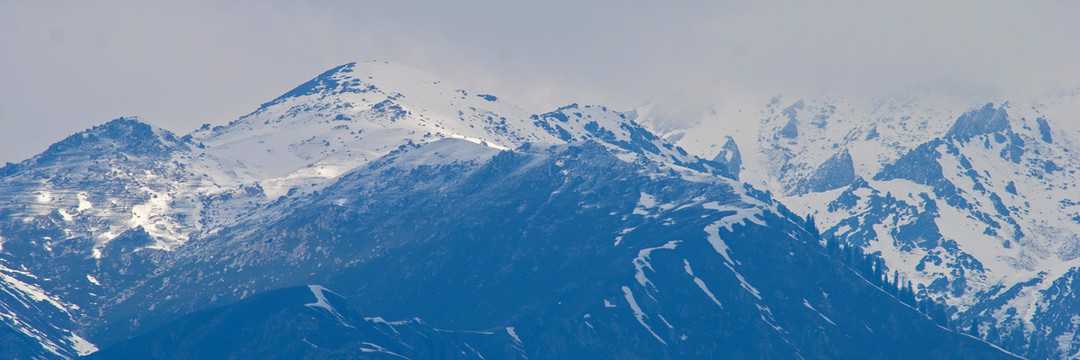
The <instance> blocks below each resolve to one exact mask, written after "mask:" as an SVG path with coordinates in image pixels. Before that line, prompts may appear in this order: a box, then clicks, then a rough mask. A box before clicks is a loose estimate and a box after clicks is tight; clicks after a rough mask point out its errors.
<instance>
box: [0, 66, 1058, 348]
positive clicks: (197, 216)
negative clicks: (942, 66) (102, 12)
mask: <svg viewBox="0 0 1080 360" xmlns="http://www.w3.org/2000/svg"><path fill="white" fill-rule="evenodd" d="M775 111H776V112H777V113H778V114H779V113H780V112H781V109H780V108H777V109H776V110H775ZM778 116H779V115H778ZM785 116H786V115H785ZM794 116H795V117H796V118H797V117H798V116H801V115H798V114H796V115H794ZM636 119H637V113H636V112H618V111H614V110H611V109H608V108H606V107H604V106H579V105H576V104H573V105H569V106H565V107H561V108H559V109H556V110H554V111H551V112H548V113H544V114H527V113H525V112H523V111H522V110H521V109H520V108H518V107H516V106H514V105H512V104H510V103H509V102H506V101H505V100H503V99H500V98H498V97H497V96H495V95H491V94H485V93H476V92H471V91H467V90H464V89H460V88H458V87H456V86H453V85H452V84H449V83H446V82H444V81H442V80H439V79H437V78H435V77H433V76H430V75H428V74H424V73H422V72H420V71H418V70H415V69H411V68H408V67H404V66H400V65H394V64H387V63H379V62H366V63H352V64H346V65H343V66H341V67H338V68H335V69H331V70H329V71H327V72H326V73H323V74H321V75H319V76H318V77H316V78H315V79H313V80H311V81H309V82H307V83H305V84H302V85H301V86H299V87H297V88H296V89H294V90H292V91H290V92H288V93H286V94H284V95H282V96H281V97H279V98H277V99H275V100H272V101H270V102H268V103H266V104H263V105H262V106H260V107H259V108H258V109H257V110H256V111H254V112H253V113H251V114H249V115H247V116H244V117H241V118H240V119H238V120H236V121H233V122H230V123H228V124H227V125H220V126H213V125H205V126H203V127H201V128H199V129H197V130H196V131H194V132H192V133H190V134H186V135H183V136H178V135H176V134H174V133H172V132H169V131H167V130H164V129H157V128H154V127H151V126H149V125H146V124H144V123H142V122H140V121H138V120H137V119H134V118H122V119H117V120H114V121H111V122H108V123H106V124H104V125H101V126H98V127H95V128H92V129H89V130H87V131H84V132H80V133H78V134H75V135H72V136H71V137H69V138H67V139H65V140H63V141H61V142H58V143H56V144H54V145H53V146H52V147H50V148H49V150H47V151H46V152H44V153H42V154H40V155H38V156H35V157H33V158H31V159H28V160H26V161H24V162H21V163H19V164H10V165H7V166H5V167H3V168H0V246H2V247H0V280H2V283H0V286H2V287H0V289H3V290H4V294H7V295H6V296H5V297H2V298H0V301H2V303H0V304H2V305H3V307H0V311H2V313H0V317H2V320H3V322H2V325H0V331H3V332H2V333H0V334H2V336H4V338H3V339H5V340H4V341H5V343H8V342H10V343H13V344H18V346H13V347H4V349H3V350H2V351H8V352H6V353H0V355H4V356H6V357H13V358H20V357H27V358H70V357H72V356H74V355H78V354H85V353H88V352H91V351H94V350H95V349H96V348H97V347H101V348H103V349H104V348H106V347H110V349H105V350H104V351H103V352H102V356H104V355H107V354H118V353H128V352H129V351H128V350H130V352H131V353H141V354H144V355H145V356H154V355H153V354H156V353H159V352H160V351H163V350H162V348H160V347H156V345H154V343H155V342H160V341H164V340H161V339H170V338H175V337H176V336H184V335H185V334H184V332H183V331H182V329H184V328H200V329H206V331H208V332H210V333H222V332H229V330H230V329H231V328H230V327H228V326H225V327H222V326H219V325H220V323H215V321H223V319H226V318H229V316H232V315H229V314H235V313H237V312H239V313H246V312H249V311H253V310H252V309H255V310H260V311H262V310H266V307H271V308H274V309H279V310H281V312H273V313H270V314H267V313H259V312H257V311H256V312H257V313H258V314H261V315H258V316H256V315H252V318H249V319H247V320H250V321H251V323H250V324H265V322H275V321H278V322H284V323H288V324H294V325H296V326H305V327H310V329H311V332H306V333H304V334H316V335H317V334H324V333H326V332H335V331H342V330H341V329H340V326H338V325H339V322H335V321H325V320H328V319H329V320H334V319H336V320H342V319H345V320H342V321H344V322H345V323H346V324H349V325H351V326H353V327H354V328H350V329H355V327H359V326H360V325H357V324H360V323H361V322H360V321H359V320H356V318H355V317H351V316H352V315H347V314H346V313H349V314H361V315H362V317H367V318H372V319H374V318H385V319H394V320H393V321H405V322H408V321H409V320H407V319H412V318H414V317H419V318H421V319H423V320H422V321H423V323H409V324H413V325H407V324H406V323H402V324H406V325H407V326H405V327H402V328H400V329H399V328H397V327H394V326H392V327H391V328H389V329H387V328H382V327H379V326H382V325H380V324H371V323H370V321H368V324H366V325H365V327H364V328H363V329H357V330H356V331H355V332H353V331H352V330H346V331H345V332H346V333H349V334H353V335H349V336H354V335H355V336H356V337H361V338H363V337H365V336H374V337H376V338H379V339H383V340H386V339H385V338H386V337H387V336H390V333H391V332H392V333H394V334H400V333H401V332H402V331H404V330H405V328H411V329H412V330H410V331H416V332H418V333H419V334H420V335H423V334H428V333H431V334H434V333H441V332H440V331H439V330H435V329H459V330H462V331H475V332H480V333H486V332H497V331H496V330H498V331H503V332H505V333H506V334H507V335H509V336H510V338H511V339H512V341H509V342H506V341H505V340H507V339H506V338H505V337H500V338H499V339H498V340H497V341H494V342H487V340H483V341H482V342H484V343H485V344H487V345H490V346H495V347H498V346H503V347H505V348H504V349H501V350H499V349H496V350H497V351H496V352H494V353H495V354H522V355H524V356H528V357H533V358H552V357H559V358H564V357H568V356H576V357H589V358H596V357H621V358H625V357H635V356H636V357H644V358H686V357H706V358H711V357H731V356H754V357H781V358H794V357H803V358H891V357H898V356H899V357H904V356H907V357H916V356H918V357H924V358H948V357H949V356H950V355H955V354H964V355H969V356H972V357H980V358H1012V355H1010V354H1008V353H1006V352H1003V351H1000V350H999V349H996V348H994V347H992V346H990V345H988V344H986V343H984V342H981V341H978V340H976V339H972V338H970V337H968V336H965V335H961V334H957V333H955V332H953V331H951V330H949V329H945V328H940V327H938V326H937V325H936V324H934V323H933V322H932V321H930V320H929V319H927V318H926V317H925V316H924V315H922V314H920V313H919V312H917V311H916V310H915V309H913V308H912V306H914V305H915V304H914V303H913V302H912V301H910V299H906V298H904V297H903V296H899V295H897V293H896V292H895V291H892V292H890V291H891V290H890V289H891V288H894V287H895V286H894V285H893V284H889V283H888V281H884V279H882V278H880V277H879V274H877V273H875V271H877V272H880V271H881V269H882V268H881V267H880V266H871V267H870V268H869V269H866V268H856V264H855V262H859V261H863V258H862V257H861V256H856V255H852V256H847V257H845V258H844V259H838V258H837V254H834V253H831V252H830V251H833V250H828V249H826V248H824V247H823V246H822V245H821V244H822V242H823V241H822V239H821V238H820V237H819V235H818V233H817V231H816V229H815V228H814V227H813V226H811V225H807V224H806V221H805V220H804V219H803V218H802V217H800V216H797V215H795V214H793V213H792V212H790V211H788V210H787V207H786V206H784V205H782V204H781V203H779V202H777V201H775V200H774V199H772V198H771V196H770V195H769V194H768V193H765V192H761V191H758V190H755V189H754V188H753V187H750V186H747V185H745V184H744V183H741V182H739V181H737V180H736V179H741V178H746V179H751V180H754V179H758V180H760V179H764V178H765V177H762V176H759V174H758V173H754V172H753V171H749V175H746V174H747V171H743V172H742V173H740V171H739V169H740V165H741V168H742V169H750V167H748V166H747V165H746V162H747V161H759V160H760V158H759V157H757V156H758V155H756V152H747V151H745V150H743V151H740V148H739V146H740V145H738V144H739V141H740V140H739V137H737V136H734V135H733V138H732V139H733V140H731V141H727V142H724V143H722V144H720V145H718V151H719V150H722V151H723V154H721V155H720V156H714V157H713V160H705V159H704V158H701V157H698V156H695V155H691V154H690V153H689V152H687V151H685V150H683V149H682V148H680V147H678V146H675V144H674V143H672V142H671V141H668V140H665V139H662V138H660V137H658V136H656V135H654V134H653V133H652V132H650V131H648V130H646V129H645V128H644V127H642V126H641V125H639V124H638V123H637V122H636ZM880 131H881V132H883V133H888V131H887V130H885V129H881V130H880ZM889 134H891V133H889ZM887 136H892V135H887ZM687 139H689V138H687ZM860 156H861V153H848V154H847V156H844V155H838V156H832V155H830V156H829V157H826V158H830V157H831V158H834V159H835V160H832V161H831V162H832V163H834V164H839V165H830V166H828V168H829V169H839V170H836V171H838V172H844V171H845V170H844V169H843V168H844V166H843V165H844V164H846V163H848V162H851V161H852V160H851V159H855V158H861V157H860ZM807 159H810V158H807ZM800 161H801V160H800ZM1062 164H1065V163H1064V162H1063V163H1062ZM849 167H850V166H849ZM826 172H828V173H832V172H833V170H829V171H826ZM792 173H795V172H792ZM805 173H806V174H810V173H809V172H805ZM812 177H813V176H810V177H808V179H809V178H812ZM819 178H820V179H824V180H822V181H824V182H827V183H828V184H827V185H825V186H824V187H825V188H834V187H836V186H837V185H836V184H835V182H831V180H833V179H832V178H830V177H827V176H822V177H819ZM822 181H817V180H815V181H814V182H813V183H808V185H805V188H806V189H808V190H806V193H807V194H817V193H816V192H813V191H815V190H817V189H821V188H822V187H821V186H820V184H819V183H821V182H822ZM874 181H878V180H874ZM880 181H882V182H885V181H889V180H880ZM769 184H772V183H769ZM769 184H766V185H769ZM792 184H793V185H792V186H793V187H792V188H795V187H798V186H803V185H799V184H801V183H800V182H794V183H792ZM844 185H846V184H841V185H839V186H844ZM782 193H783V194H788V192H786V191H785V192H782ZM800 193H802V192H800ZM807 196H809V195H807ZM853 254H854V253H853ZM863 262H864V263H865V261H863ZM861 264H862V263H860V264H859V265H861ZM775 274H783V275H782V276H776V275H775ZM305 284H326V285H327V286H328V287H330V288H333V289H335V290H336V291H337V292H338V293H339V294H342V296H343V297H345V298H348V299H349V302H350V303H353V304H355V305H354V306H355V309H354V310H355V311H352V310H350V311H345V310H339V306H338V305H327V306H326V307H322V306H320V305H321V304H323V303H324V301H323V299H322V298H319V294H323V292H322V291H316V290H314V288H310V290H311V291H312V292H311V295H312V296H315V298H316V300H317V301H315V302H314V303H305V306H306V305H310V304H315V307H317V308H320V309H324V310H327V311H328V312H329V314H330V315H332V316H331V318H327V317H325V316H323V317H317V318H316V319H315V320H312V317H311V316H312V314H311V313H310V312H302V311H301V312H297V311H295V310H296V309H301V310H303V309H304V308H300V307H298V306H296V301H291V300H287V301H277V300H280V299H276V298H275V297H274V296H272V295H267V296H265V297H258V298H256V297H254V296H257V295H256V294H271V293H268V291H272V290H274V289H280V288H293V287H295V286H298V285H305ZM885 285H889V286H885ZM294 289H295V288H294ZM286 293H288V294H291V295H288V296H285V297H286V298H288V299H292V300H295V298H297V297H299V296H300V295H298V294H297V292H296V291H286V292H282V293H277V294H279V295H280V294H286ZM300 293H304V292H303V291H301V292H300ZM304 296H308V295H307V294H306V293H304ZM259 299H261V300H259ZM867 303H870V304H874V305H875V306H870V307H867V306H864V305H865V304H867ZM327 304H329V302H327ZM342 306H344V305H342ZM307 308H311V307H310V306H308V307H307ZM208 309H210V310H208ZM213 309H217V310H213ZM222 309H225V310H222ZM290 309H291V310H290ZM316 310H318V309H316ZM215 314H218V315H215ZM221 314H225V315H221ZM320 314H322V315H326V314H323V313H320ZM219 315H221V316H224V317H221V316H219ZM365 321H366V320H365ZM178 326H179V327H180V329H181V330H178V328H177V327H178ZM251 326H255V325H251ZM259 326H262V325H259ZM368 326H374V327H376V328H378V329H376V330H377V331H376V332H378V334H375V333H373V332H372V331H368V330H371V329H367V327H368ZM346 328H349V327H346ZM155 329H157V330H155ZM305 329H308V328H305ZM493 329H495V330H493ZM511 329H513V330H511ZM323 330H325V331H323ZM272 333H273V332H261V333H251V334H249V335H250V336H254V337H261V338H265V336H268V335H269V334H272ZM137 334H147V335H146V336H145V337H140V338H136V339H143V340H141V341H143V343H140V342H139V341H140V340H131V341H133V342H124V341H125V340H128V339H131V338H132V337H133V336H135V335H137ZM313 336H314V335H313ZM215 338H216V337H213V336H202V337H192V338H188V339H187V340H185V341H182V342H180V344H178V345H177V348H175V349H174V350H175V353H176V354H194V352H192V351H195V350H197V349H195V348H192V347H198V346H210V345H212V344H210V343H208V341H213V340H214V339H215ZM84 339H86V340H84ZM154 339H157V340H154ZM395 339H396V340H397V341H399V342H398V343H393V342H382V341H380V342H371V341H366V340H364V341H359V340H356V339H350V340H349V341H346V342H344V343H337V344H338V345H342V344H344V345H342V346H345V347H349V346H358V347H356V348H355V349H356V350H359V351H361V353H363V354H366V353H371V354H372V356H373V357H376V358H377V357H378V356H384V357H385V356H390V355H387V354H388V353H386V352H382V351H375V350H378V349H384V350H387V351H390V352H393V353H395V354H401V353H402V352H403V351H404V350H401V349H402V348H410V347H411V346H413V345H415V344H414V343H413V342H414V341H417V338H416V337H412V338H399V337H396V338H395ZM718 339H720V340H718ZM188 340H190V341H188ZM324 340H325V339H324ZM360 340H363V339H360ZM443 340H445V341H443V342H440V343H439V345H438V346H435V347H434V348H437V349H443V350H445V349H448V348H449V349H455V351H460V350H466V355H467V354H472V353H475V354H481V353H483V354H491V352H487V350H478V349H473V350H476V351H474V352H469V351H467V350H468V349H466V348H468V347H470V346H473V347H475V346H478V344H477V343H476V342H473V340H469V339H464V338H460V337H454V336H449V335H447V338H445V339H443ZM297 341H299V340H297ZM905 342H914V343H917V344H919V346H915V347H912V346H897V345H896V344H903V343H905ZM321 344H323V345H328V344H329V343H321ZM500 344H501V345H500ZM539 344H544V345H539ZM552 344H554V345H552ZM271 345H273V344H271ZM375 345H378V346H375ZM113 346H115V348H113ZM307 346H310V348H309V347H307ZM318 348H319V343H312V344H306V345H305V346H299V347H288V349H289V350H290V351H294V350H295V351H299V352H298V353H296V354H300V355H298V357H303V356H312V357H316V356H324V355H326V354H327V353H325V352H322V351H316V350H312V349H318ZM125 349H127V350H125ZM337 349H340V348H337ZM364 349H367V350H373V351H365V350H364ZM272 350H273V349H272V348H271V349H270V350H269V351H272ZM399 350H400V351H399ZM414 350H415V349H414ZM503 350H505V351H503ZM143 351H145V352H143ZM169 351H172V350H169ZM237 351H239V350H237ZM436 351H442V350H436ZM244 354H247V353H235V352H234V353H233V355H236V356H245V355H244ZM281 354H286V353H285V352H282V353H281ZM289 354H292V353H289ZM413 354H414V355H415V356H416V357H439V356H438V355H432V353H424V352H417V353H413ZM226 355H228V354H226ZM249 355H250V354H249ZM250 356H254V355H250ZM358 356H360V355H358ZM362 356H367V355H362ZM362 356H361V357H362ZM450 356H451V355H447V356H446V357H450ZM452 356H453V357H457V356H458V355H457V353H456V352H455V353H454V354H453V355H452ZM508 356H509V355H508ZM515 356H516V355H515ZM465 357H468V356H465Z"/></svg>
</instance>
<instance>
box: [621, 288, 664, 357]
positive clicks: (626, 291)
mask: <svg viewBox="0 0 1080 360" xmlns="http://www.w3.org/2000/svg"><path fill="white" fill-rule="evenodd" d="M622 291H623V296H625V297H626V303H627V304H629V305H630V309H631V310H633V311H634V318H636V319H637V321H638V323H640V324H641V326H642V327H644V328H645V330H648V331H649V333H650V334H652V336H653V337H655V338H656V340H657V341H659V342H660V343H661V344H665V345H667V342H666V341H664V339H662V338H660V335H657V334H656V332H655V331H653V329H652V327H650V326H649V324H647V323H645V319H647V318H648V316H647V315H645V312H644V311H641V307H640V306H638V303H637V301H636V300H634V292H633V291H630V287H627V286H623V287H622Z"/></svg>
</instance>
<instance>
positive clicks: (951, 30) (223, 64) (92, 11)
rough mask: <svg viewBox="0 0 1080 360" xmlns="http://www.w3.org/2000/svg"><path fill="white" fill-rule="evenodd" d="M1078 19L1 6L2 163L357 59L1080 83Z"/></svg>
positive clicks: (681, 73) (473, 73)
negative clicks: (104, 126) (130, 120)
mask: <svg viewBox="0 0 1080 360" xmlns="http://www.w3.org/2000/svg"><path fill="white" fill-rule="evenodd" d="M1075 14H1080V3H1076V2H1067V1H1042V2H1005V1H970V0H963V1H950V2H940V1H903V2H887V3H881V2H865V1H830V2H824V3H822V2H800V1H777V2H712V1H694V2H691V1H671V2H665V3H662V4H658V3H648V2H624V1H620V2H615V1H601V2H570V1H553V2H542V3H540V2H478V1H466V2H430V3H416V2H359V3H358V2H352V1H341V2H320V3H292V2H273V3H267V2H255V1H245V2H229V3H220V2H209V1H204V2H187V3H183V4H156V5H149V4H147V3H145V2H113V3H107V4H100V3H94V4H90V3H74V4H71V3H62V4H61V3H48V2H4V3H2V4H0V49H3V50H2V51H3V57H4V66H2V67H0V78H2V79H4V81H2V82H0V123H2V124H3V126H4V131H0V162H2V161H18V160H21V159H24V158H26V157H28V156H30V155H32V154H34V153H37V152H39V151H41V150H43V149H44V148H45V147H46V146H48V144H50V143H52V142H54V141H56V140H58V139H60V138H62V137H64V136H66V135H67V134H70V133H73V132H76V131H79V130H81V129H84V128H86V127H89V126H92V125H95V124H99V123H102V122H104V121H106V120H108V119H110V118H114V117H117V116H122V115H140V116H142V117H143V119H144V120H146V121H148V122H150V123H153V124H155V125H158V126H162V127H165V128H168V129H170V130H173V131H176V132H178V133H185V132H187V131H190V130H192V129H194V128H195V127H197V126H198V125H199V124H202V123H224V122H227V121H229V120H232V119H235V118H236V117H238V116H240V115H243V114H244V113H246V112H248V111H250V110H252V109H253V108H254V107H255V106H257V105H258V104H259V103H261V102H263V101H266V100H268V99H270V98H273V97H275V96H277V95H278V94H280V93H283V92H284V91H287V90H288V89H290V88H291V87H292V86H295V85H297V84H299V83H300V82H303V81H304V80H306V79H308V78H310V77H312V76H314V75H316V74H318V73H319V72H321V71H322V70H325V69H327V68H330V67H333V66H335V65H339V64H341V63H345V62H348V61H353V60H363V59H382V60H387V61H394V62H401V63H405V64H408V65H412V66H416V67H419V68H421V69H425V70H428V71H430V72H432V73H435V74H437V75H439V76H441V77H443V78H446V79H448V80H450V81H453V82H456V83H459V84H461V85H462V86H466V87H470V88H474V89H476V90H478V91H488V92H493V93H499V94H501V95H502V97H504V98H508V99H511V100H514V101H517V102H518V103H520V104H521V105H522V106H524V107H525V108H526V109H527V110H530V111H544V110H546V109H549V108H551V107H555V106H559V105H563V104H565V103H569V102H585V103H602V104H606V105H609V106H613V107H617V108H632V107H634V106H637V105H640V104H642V103H645V102H647V101H648V100H650V99H653V98H656V97H658V96H662V95H664V94H670V93H673V92H677V91H681V93H687V94H693V93H695V92H698V93H710V94H711V93H719V94H722V93H731V92H737V91H739V89H754V90H755V91H760V92H768V93H782V94H792V93H799V94H805V93H817V92H832V93H841V94H843V93H860V94H874V95H876V96H895V95H902V94H907V93H912V92H926V91H933V92H939V93H942V94H945V95H949V96H958V97H966V98H970V99H1015V100H1023V99H1027V98H1038V97H1041V96H1045V95H1047V94H1049V93H1053V92H1055V91H1065V90H1072V89H1075V88H1080V65H1076V61H1075V59H1078V58H1080V37H1077V36H1076V35H1075V34H1080V25H1077V22H1075V21H1073V19H1071V18H1070V17H1071V16H1075ZM716 87H721V88H723V89H722V91H720V92H706V89H715V88H716ZM699 90H700V91H699ZM709 91H713V90H709ZM701 98H702V100H700V101H709V100H707V98H708V97H707V96H702V97H701ZM695 99H696V98H695ZM694 101H697V100H694ZM688 102H691V103H688V104H687V106H694V104H693V103H692V101H689V100H688Z"/></svg>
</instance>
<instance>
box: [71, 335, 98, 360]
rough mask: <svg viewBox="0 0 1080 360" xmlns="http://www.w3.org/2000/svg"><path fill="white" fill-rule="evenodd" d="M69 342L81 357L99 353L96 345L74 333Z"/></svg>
mask: <svg viewBox="0 0 1080 360" xmlns="http://www.w3.org/2000/svg"><path fill="white" fill-rule="evenodd" d="M68 341H69V342H70V343H71V348H73V349H75V352H76V353H78V354H79V356H86V355H90V354H93V353H95V352H97V351H98V348H97V346H96V345H94V344H93V343H91V342H89V341H86V339H83V338H82V337H81V336H79V335H76V334H74V333H72V334H70V335H69V336H68Z"/></svg>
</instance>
